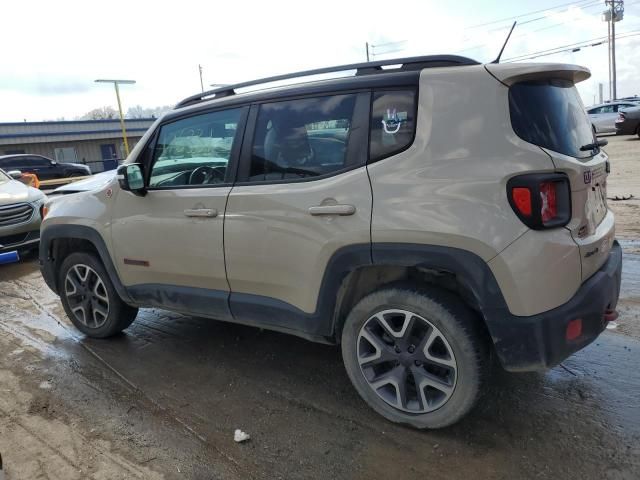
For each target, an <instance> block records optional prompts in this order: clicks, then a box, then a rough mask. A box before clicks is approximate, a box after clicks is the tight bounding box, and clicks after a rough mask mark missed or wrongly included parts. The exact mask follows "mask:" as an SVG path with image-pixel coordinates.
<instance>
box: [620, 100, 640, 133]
mask: <svg viewBox="0 0 640 480" xmlns="http://www.w3.org/2000/svg"><path fill="white" fill-rule="evenodd" d="M616 135H638V137H640V107H634V108H625V109H624V110H623V111H621V112H620V114H619V115H618V118H617V119H616Z"/></svg>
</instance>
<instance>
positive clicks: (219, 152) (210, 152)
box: [149, 108, 242, 188]
mask: <svg viewBox="0 0 640 480" xmlns="http://www.w3.org/2000/svg"><path fill="white" fill-rule="evenodd" d="M241 113H242V109H240V108H237V109H233V110H224V111H219V112H210V113H204V114H201V115H195V116H193V117H189V118H184V119H181V120H177V121H175V122H172V123H168V124H166V125H163V126H162V127H160V132H159V134H158V140H157V142H156V144H155V148H154V151H153V156H152V167H151V174H150V178H149V187H151V188H153V187H156V188H158V187H160V188H161V187H177V186H187V185H191V186H193V185H215V184H219V183H224V182H225V181H226V175H227V167H228V165H229V160H230V158H231V151H232V149H233V145H234V142H235V141H236V137H237V135H236V134H237V130H238V122H239V121H240V117H241Z"/></svg>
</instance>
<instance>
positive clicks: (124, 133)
mask: <svg viewBox="0 0 640 480" xmlns="http://www.w3.org/2000/svg"><path fill="white" fill-rule="evenodd" d="M96 83H113V85H114V86H115V87H116V99H117V100H118V113H119V114H120V128H121V129H122V140H123V141H124V153H125V155H126V156H127V157H128V156H129V142H128V141H127V130H126V128H125V126H124V115H123V114H122V103H121V102H120V88H118V85H120V84H127V85H131V84H134V83H136V81H135V80H103V79H100V80H96Z"/></svg>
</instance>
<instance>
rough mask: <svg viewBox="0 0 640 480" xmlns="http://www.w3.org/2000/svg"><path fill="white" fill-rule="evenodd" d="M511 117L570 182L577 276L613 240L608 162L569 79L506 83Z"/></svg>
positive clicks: (595, 265)
mask: <svg viewBox="0 0 640 480" xmlns="http://www.w3.org/2000/svg"><path fill="white" fill-rule="evenodd" d="M509 101H510V111H511V123H512V126H513V128H514V131H515V132H516V134H518V136H520V137H521V138H522V139H523V140H526V141H528V142H530V143H533V144H535V145H538V146H540V147H541V148H543V150H544V151H545V152H546V153H547V154H548V155H549V156H550V157H551V160H552V161H553V164H554V165H555V169H556V171H557V172H561V173H565V174H566V175H567V176H568V177H569V181H570V185H571V204H572V218H571V221H570V223H569V224H568V225H567V227H566V228H568V229H569V230H570V231H571V235H572V237H573V239H574V240H575V242H576V243H577V244H578V246H579V247H580V254H581V258H582V279H583V280H586V279H587V278H589V277H590V276H591V275H592V274H593V273H594V272H595V271H596V270H598V269H599V268H600V267H601V266H602V264H603V263H604V262H605V260H606V258H607V256H608V254H609V251H610V249H611V246H612V244H613V240H614V234H615V232H614V220H613V214H612V213H611V212H609V210H608V206H607V176H608V171H609V162H608V157H607V155H606V153H605V152H604V151H602V150H600V149H599V148H598V147H597V146H595V144H594V142H595V141H596V138H595V136H594V135H593V131H592V129H591V123H590V121H589V118H588V117H587V115H586V113H585V110H584V107H583V105H582V101H581V100H580V95H579V94H578V91H577V90H576V88H575V86H574V83H573V81H571V80H568V79H557V78H546V79H544V78H543V79H536V80H530V81H522V82H518V83H515V84H514V85H511V86H510V89H509Z"/></svg>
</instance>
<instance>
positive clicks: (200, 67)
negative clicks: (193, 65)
mask: <svg viewBox="0 0 640 480" xmlns="http://www.w3.org/2000/svg"><path fill="white" fill-rule="evenodd" d="M198 71H199V72H200V88H201V89H202V93H204V83H203V82H202V65H200V64H198Z"/></svg>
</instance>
